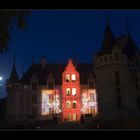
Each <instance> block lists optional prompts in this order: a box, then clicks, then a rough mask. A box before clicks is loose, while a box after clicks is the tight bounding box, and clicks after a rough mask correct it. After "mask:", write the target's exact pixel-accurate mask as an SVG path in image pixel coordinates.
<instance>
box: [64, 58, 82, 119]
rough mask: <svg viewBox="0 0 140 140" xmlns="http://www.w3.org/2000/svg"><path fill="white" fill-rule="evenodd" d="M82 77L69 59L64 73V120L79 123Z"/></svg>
mask: <svg viewBox="0 0 140 140" xmlns="http://www.w3.org/2000/svg"><path fill="white" fill-rule="evenodd" d="M80 99H81V96H80V76H79V72H78V71H77V70H76V68H75V67H74V65H73V63H72V59H69V62H68V65H67V66H66V69H65V71H64V72H63V73H62V119H63V120H68V121H78V120H80V116H81V100H80Z"/></svg>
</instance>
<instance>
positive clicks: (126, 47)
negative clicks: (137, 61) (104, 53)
mask: <svg viewBox="0 0 140 140" xmlns="http://www.w3.org/2000/svg"><path fill="white" fill-rule="evenodd" d="M116 44H117V45H120V46H122V52H123V53H124V54H126V56H127V57H128V58H129V59H132V57H133V56H134V55H135V54H136V52H137V53H139V54H140V50H139V48H138V47H137V45H136V43H135V41H134V40H133V38H132V36H131V35H130V34H128V35H122V36H120V37H119V38H118V39H117V41H116Z"/></svg>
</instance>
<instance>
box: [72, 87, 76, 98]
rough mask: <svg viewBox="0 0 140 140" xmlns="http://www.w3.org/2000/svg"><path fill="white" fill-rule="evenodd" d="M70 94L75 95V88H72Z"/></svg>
mask: <svg viewBox="0 0 140 140" xmlns="http://www.w3.org/2000/svg"><path fill="white" fill-rule="evenodd" d="M72 95H73V96H75V95H76V88H72Z"/></svg>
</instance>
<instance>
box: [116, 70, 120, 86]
mask: <svg viewBox="0 0 140 140" xmlns="http://www.w3.org/2000/svg"><path fill="white" fill-rule="evenodd" d="M115 82H116V85H120V74H119V72H118V71H115Z"/></svg>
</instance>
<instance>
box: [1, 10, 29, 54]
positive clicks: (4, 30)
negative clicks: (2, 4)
mask: <svg viewBox="0 0 140 140" xmlns="http://www.w3.org/2000/svg"><path fill="white" fill-rule="evenodd" d="M29 14H30V11H24V10H11V11H8V10H3V11H0V53H3V52H5V51H8V50H9V48H8V43H9V40H10V30H11V29H12V28H13V26H14V25H16V26H17V27H19V28H21V29H24V28H25V27H26V16H27V15H29Z"/></svg>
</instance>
